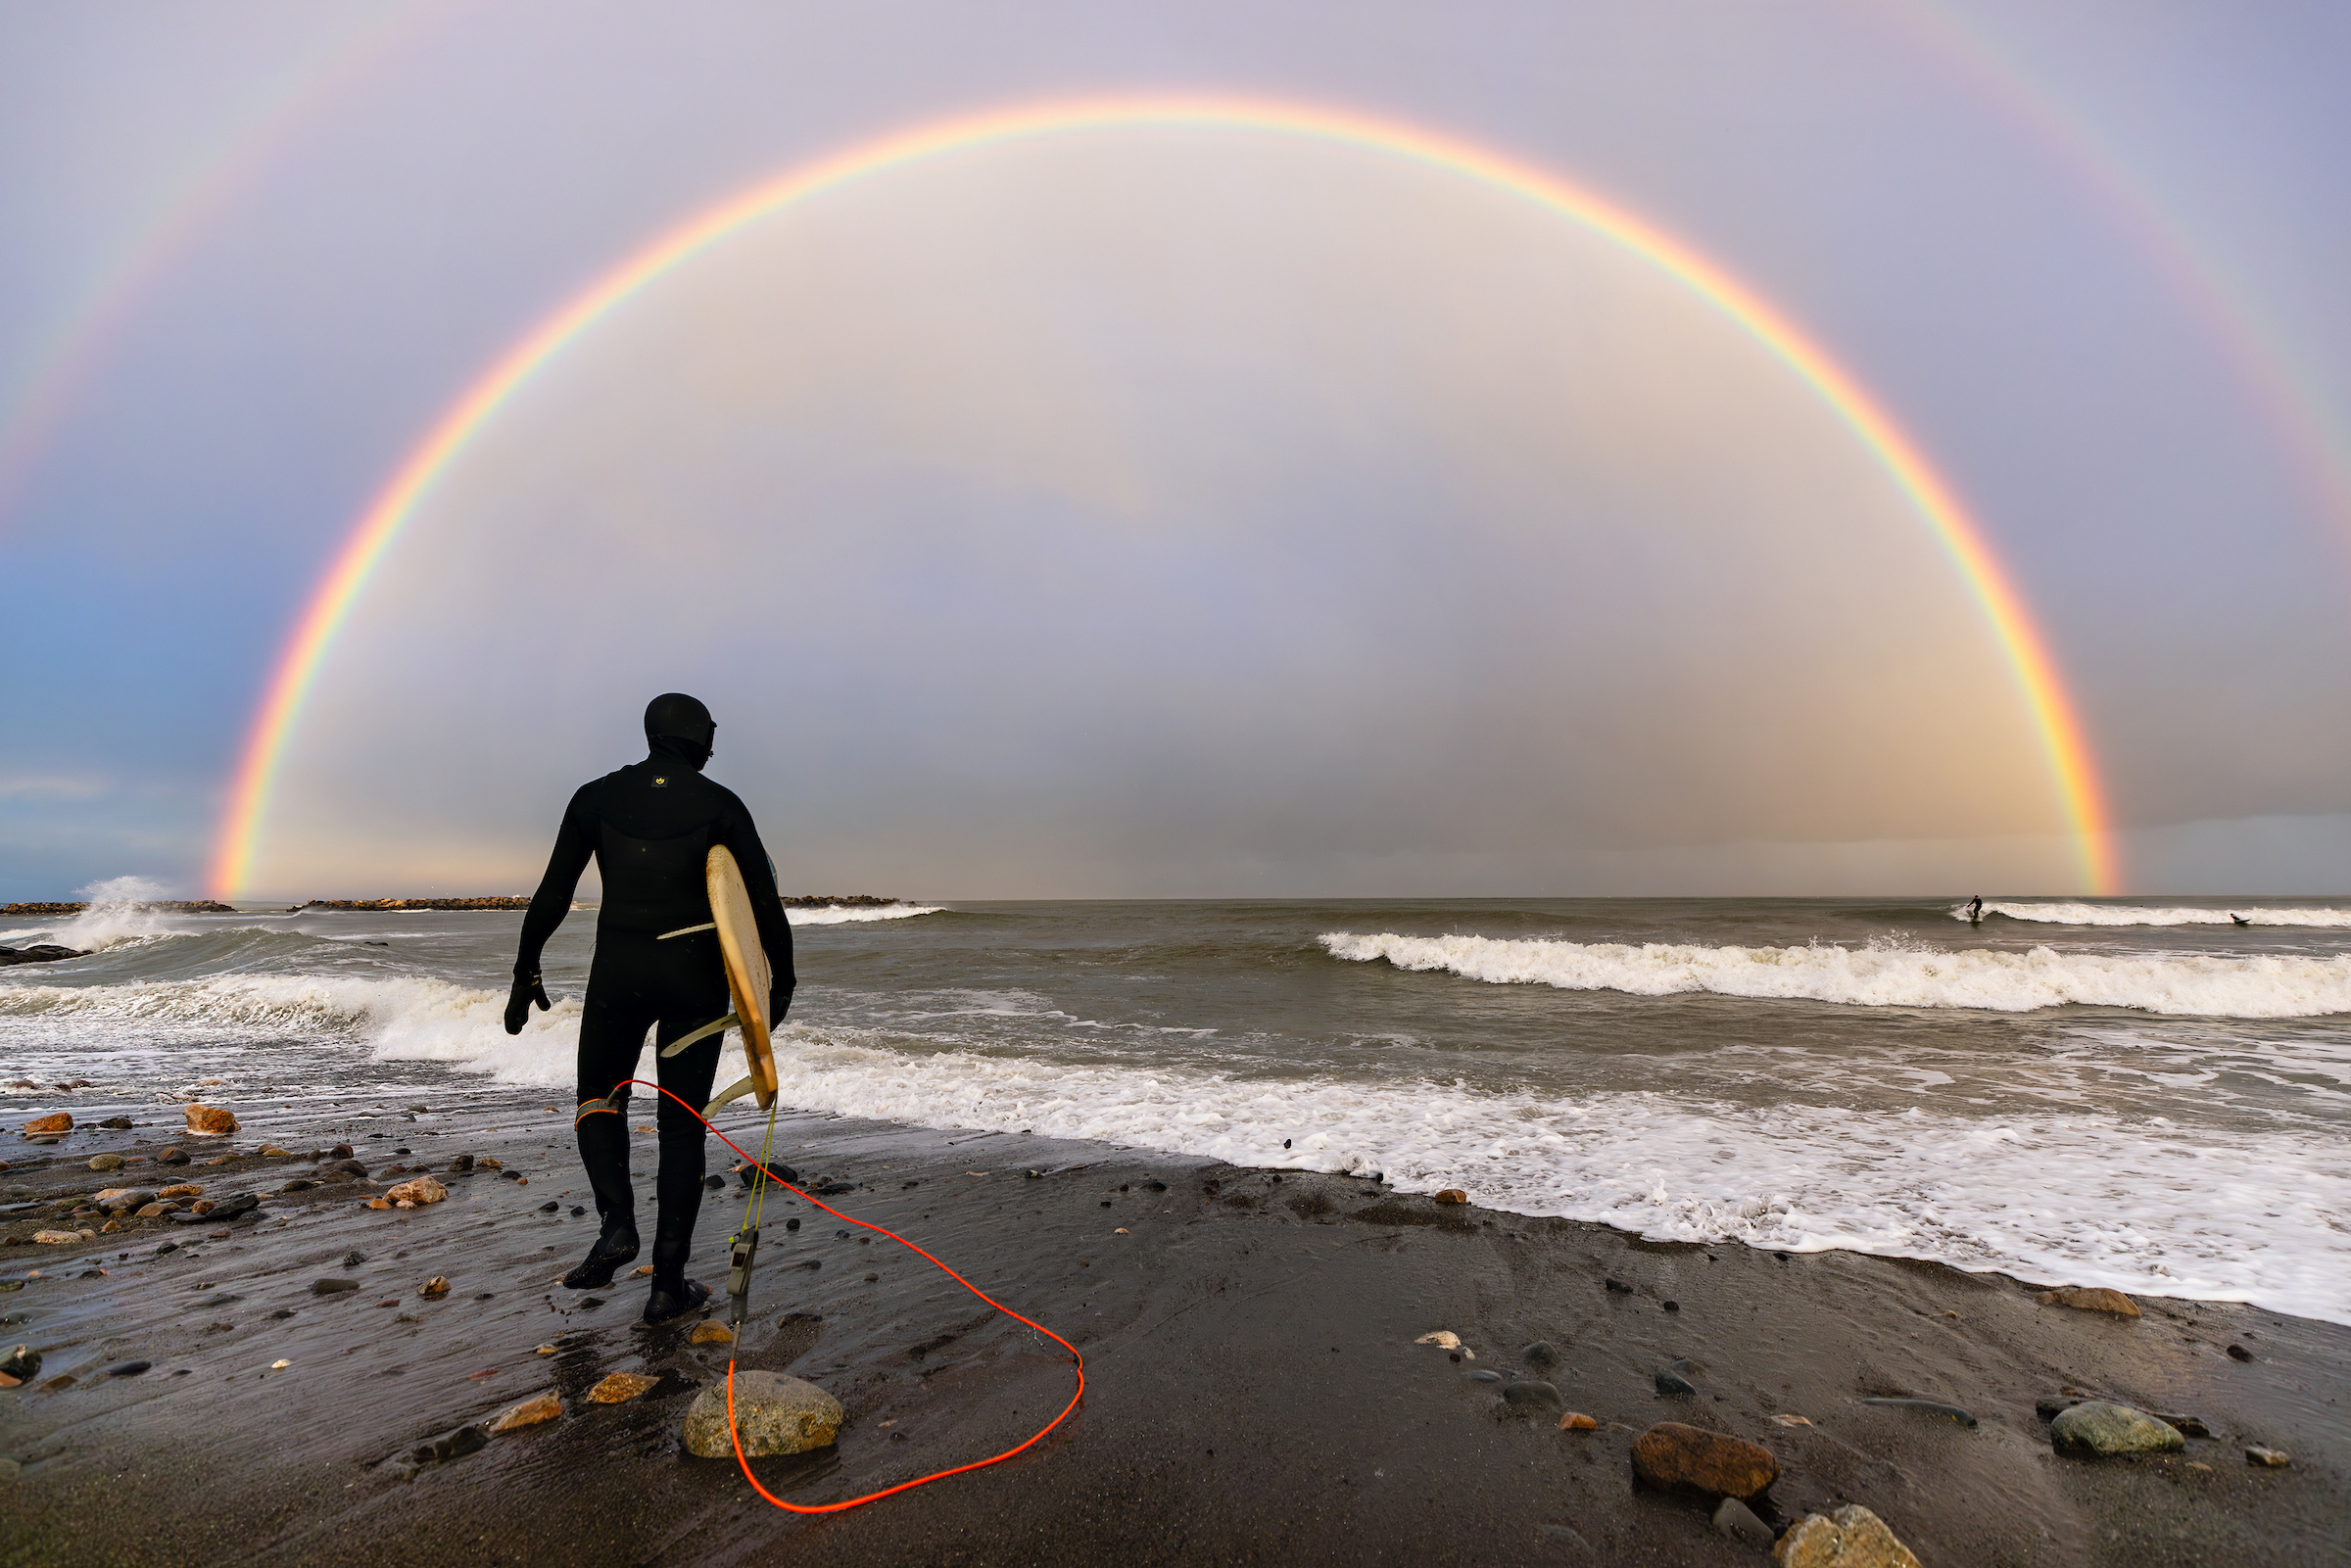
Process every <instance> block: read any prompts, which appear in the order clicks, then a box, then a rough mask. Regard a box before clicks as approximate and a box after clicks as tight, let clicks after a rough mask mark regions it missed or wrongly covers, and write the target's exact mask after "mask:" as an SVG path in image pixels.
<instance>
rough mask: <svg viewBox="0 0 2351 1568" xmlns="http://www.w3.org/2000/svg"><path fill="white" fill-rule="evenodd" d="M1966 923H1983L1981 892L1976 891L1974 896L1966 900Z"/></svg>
mask: <svg viewBox="0 0 2351 1568" xmlns="http://www.w3.org/2000/svg"><path fill="white" fill-rule="evenodd" d="M1967 923H1968V924H1969V925H1970V926H1981V925H1983V924H1984V895H1983V894H1982V893H1978V894H1977V895H1976V896H1975V897H1974V898H1972V899H1970V900H1968V905H1967Z"/></svg>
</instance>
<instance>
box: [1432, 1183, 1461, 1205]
mask: <svg viewBox="0 0 2351 1568" xmlns="http://www.w3.org/2000/svg"><path fill="white" fill-rule="evenodd" d="M1436 1201H1437V1202H1438V1203H1441V1204H1465V1203H1467V1202H1468V1201H1469V1195H1468V1194H1467V1193H1465V1192H1463V1191H1462V1189H1461V1188H1459V1187H1448V1188H1446V1189H1445V1190H1444V1191H1443V1192H1441V1193H1438V1194H1437V1196H1436Z"/></svg>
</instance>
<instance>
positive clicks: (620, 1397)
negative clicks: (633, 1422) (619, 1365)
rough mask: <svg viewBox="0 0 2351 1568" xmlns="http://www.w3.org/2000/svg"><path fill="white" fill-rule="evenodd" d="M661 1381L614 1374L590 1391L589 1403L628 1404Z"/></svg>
mask: <svg viewBox="0 0 2351 1568" xmlns="http://www.w3.org/2000/svg"><path fill="white" fill-rule="evenodd" d="M660 1381H661V1380H660V1379H659V1378H657V1377H648V1376H646V1375H645V1374H644V1373H643V1372H614V1373H613V1374H612V1375H611V1376H609V1377H607V1378H605V1379H604V1380H603V1381H602V1382H601V1383H599V1384H598V1385H597V1386H596V1387H594V1388H592V1389H590V1390H589V1391H588V1402H590V1403H591V1404H626V1403H628V1402H629V1401H631V1400H633V1399H635V1398H637V1396H639V1395H640V1394H643V1393H644V1392H645V1391H646V1390H647V1389H649V1388H651V1387H652V1386H653V1385H654V1384H656V1383H658V1382H660ZM728 1451H730V1452H732V1451H733V1450H732V1449H729V1450H728Z"/></svg>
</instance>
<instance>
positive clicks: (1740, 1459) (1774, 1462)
mask: <svg viewBox="0 0 2351 1568" xmlns="http://www.w3.org/2000/svg"><path fill="white" fill-rule="evenodd" d="M1633 1473H1634V1474H1636V1475H1638V1476H1639V1477H1640V1478H1641V1479H1642V1480H1644V1481H1646V1482H1648V1483H1649V1484H1650V1485H1651V1486H1653V1487H1656V1488H1658V1489H1659V1490H1661V1491H1668V1492H1670V1491H1676V1490H1680V1491H1689V1492H1704V1493H1711V1494H1713V1495H1714V1496H1716V1497H1737V1498H1739V1499H1741V1500H1742V1501H1746V1500H1749V1499H1751V1498H1753V1497H1759V1496H1760V1495H1761V1494H1762V1493H1763V1492H1764V1491H1765V1490H1767V1489H1768V1488H1769V1487H1770V1486H1771V1484H1772V1483H1773V1482H1774V1481H1777V1480H1778V1479H1779V1478H1780V1461H1779V1460H1778V1459H1777V1458H1775V1457H1774V1456H1773V1455H1772V1451H1771V1450H1770V1449H1767V1448H1764V1447H1763V1446H1762V1445H1761V1444H1759V1443H1749V1442H1747V1441H1746V1440H1745V1439H1743V1438H1734V1437H1727V1436H1725V1435H1724V1434H1722V1433H1720V1432H1708V1431H1705V1430H1704V1429H1703V1428H1700V1427H1694V1426H1685V1425H1683V1424H1682V1423H1681V1422H1679V1421H1660V1422H1658V1423H1657V1424H1656V1425H1655V1426H1653V1427H1651V1428H1650V1429H1649V1430H1648V1431H1646V1432H1644V1433H1642V1434H1641V1435H1640V1436H1639V1437H1637V1438H1635V1439H1634V1440H1633Z"/></svg>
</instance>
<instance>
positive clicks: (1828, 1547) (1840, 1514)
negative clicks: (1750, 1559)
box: [1771, 1503, 1919, 1568]
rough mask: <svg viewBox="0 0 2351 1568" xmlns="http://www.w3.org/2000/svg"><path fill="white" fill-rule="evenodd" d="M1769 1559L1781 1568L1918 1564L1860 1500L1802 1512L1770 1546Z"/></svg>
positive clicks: (1910, 1566) (1904, 1566)
mask: <svg viewBox="0 0 2351 1568" xmlns="http://www.w3.org/2000/svg"><path fill="white" fill-rule="evenodd" d="M1771 1560H1772V1561H1773V1562H1775V1563H1778V1564H1779V1565H1780V1568H1919V1562H1918V1558H1916V1557H1915V1556H1913V1555H1912V1554H1911V1551H1910V1548H1909V1547H1908V1546H1905V1545H1903V1544H1901V1543H1900V1542H1899V1541H1897V1540H1895V1535H1894V1532H1893V1531H1891V1530H1889V1529H1887V1528H1886V1521H1885V1520H1883V1519H1881V1518H1879V1517H1878V1516H1877V1515H1876V1514H1874V1513H1871V1512H1870V1511H1869V1510H1868V1509H1867V1508H1864V1507H1862V1506H1861V1505H1860V1504H1859V1503H1852V1504H1849V1505H1848V1506H1846V1507H1843V1508H1840V1509H1838V1510H1837V1511H1836V1512H1835V1513H1808V1514H1806V1515H1804V1517H1802V1518H1801V1519H1799V1520H1798V1521H1797V1522H1796V1523H1795V1524H1793V1525H1791V1526H1789V1527H1788V1533H1787V1534H1786V1535H1784V1536H1782V1537H1781V1538H1780V1544H1778V1545H1776V1546H1774V1547H1772V1548H1771Z"/></svg>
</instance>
